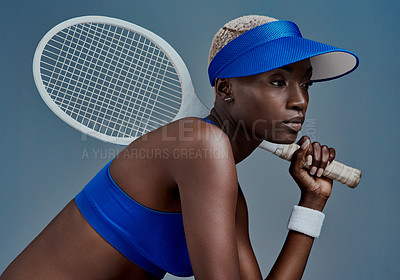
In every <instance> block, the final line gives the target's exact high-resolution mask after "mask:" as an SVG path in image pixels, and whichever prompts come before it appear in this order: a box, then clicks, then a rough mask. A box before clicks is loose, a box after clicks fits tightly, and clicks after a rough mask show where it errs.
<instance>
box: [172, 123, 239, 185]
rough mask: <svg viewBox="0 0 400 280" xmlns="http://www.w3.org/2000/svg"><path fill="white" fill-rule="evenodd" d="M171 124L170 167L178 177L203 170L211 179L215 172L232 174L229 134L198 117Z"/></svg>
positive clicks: (202, 173)
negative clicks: (171, 154) (171, 150)
mask: <svg viewBox="0 0 400 280" xmlns="http://www.w3.org/2000/svg"><path fill="white" fill-rule="evenodd" d="M171 125H172V126H171V128H170V130H171V131H170V132H171V133H170V135H175V137H176V139H175V142H174V150H173V159H174V160H173V162H171V164H172V166H171V167H174V168H173V169H174V170H175V172H174V173H175V175H176V176H177V179H178V180H179V179H182V178H181V177H182V176H183V177H185V176H187V175H188V174H191V175H192V176H204V175H205V174H207V176H208V177H211V179H212V178H213V173H215V172H218V173H220V174H221V173H224V172H225V171H226V172H228V173H234V175H236V168H235V161H234V157H233V153H232V148H231V144H230V141H229V138H228V137H227V135H226V134H225V133H224V132H223V131H222V130H221V129H220V128H218V127H216V126H215V125H212V124H209V123H206V122H205V121H203V120H201V119H198V118H185V119H182V120H179V121H177V122H175V123H173V124H171ZM175 130H178V131H175ZM174 131H175V132H174ZM221 175H222V174H221ZM230 175H233V174H230Z"/></svg>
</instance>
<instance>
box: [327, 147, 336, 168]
mask: <svg viewBox="0 0 400 280" xmlns="http://www.w3.org/2000/svg"><path fill="white" fill-rule="evenodd" d="M335 157H336V150H335V149H334V148H329V159H328V165H329V164H330V163H331V162H332V161H333V160H334V159H335Z"/></svg>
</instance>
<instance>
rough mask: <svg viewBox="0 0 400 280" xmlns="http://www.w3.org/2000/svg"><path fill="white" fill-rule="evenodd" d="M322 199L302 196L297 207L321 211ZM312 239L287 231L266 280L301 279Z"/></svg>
mask: <svg viewBox="0 0 400 280" xmlns="http://www.w3.org/2000/svg"><path fill="white" fill-rule="evenodd" d="M325 204H326V200H324V199H315V197H310V196H302V198H301V199H300V202H299V206H303V207H307V208H311V209H314V210H318V211H322V210H323V208H324V206H325ZM313 243H314V238H313V237H310V236H308V235H305V234H303V233H299V232H295V231H289V233H288V235H287V237H286V241H285V243H284V245H283V248H282V250H281V252H280V254H279V256H278V259H277V260H276V262H275V264H274V266H273V267H272V269H271V271H270V273H269V275H268V277H267V278H266V279H285V280H287V279H301V277H302V275H303V273H304V269H305V267H306V264H307V260H308V257H309V255H310V252H311V248H312V245H313Z"/></svg>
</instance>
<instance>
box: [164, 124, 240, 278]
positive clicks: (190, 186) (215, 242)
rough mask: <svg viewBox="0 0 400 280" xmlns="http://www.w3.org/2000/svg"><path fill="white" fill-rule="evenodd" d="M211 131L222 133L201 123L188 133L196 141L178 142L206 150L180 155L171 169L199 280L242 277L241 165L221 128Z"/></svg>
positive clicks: (189, 248) (188, 243) (192, 259)
mask: <svg viewBox="0 0 400 280" xmlns="http://www.w3.org/2000/svg"><path fill="white" fill-rule="evenodd" d="M200 125H203V126H204V124H200ZM208 129H210V128H208ZM210 130H213V131H214V132H216V134H214V133H213V132H212V131H211V133H208V134H206V133H203V132H201V129H200V131H199V129H198V128H197V127H195V128H194V129H193V131H195V132H194V133H195V135H193V136H191V135H188V137H191V139H192V141H186V142H185V141H182V142H179V143H177V144H178V145H179V147H180V149H197V150H198V151H200V152H202V151H203V152H204V153H205V154H204V157H201V156H195V157H185V158H181V159H176V161H175V162H173V163H172V165H171V166H170V168H171V169H172V174H173V176H174V180H175V182H176V184H177V185H178V188H179V195H180V201H181V207H182V213H183V223H184V228H185V235H186V242H187V245H188V250H189V256H190V261H191V264H192V268H193V272H194V275H195V278H196V280H213V279H217V280H224V279H226V280H239V279H240V272H239V257H238V247H237V238H236V231H235V213H236V204H237V195H238V182H237V174H236V167H235V162H234V158H233V154H232V150H231V146H230V142H229V139H228V138H227V137H226V135H225V134H224V133H223V132H222V131H221V130H219V129H217V128H211V129H210ZM203 136H204V137H203ZM213 151H218V153H214V152H213ZM206 154H207V155H214V156H205V155H206ZM217 154H218V156H217Z"/></svg>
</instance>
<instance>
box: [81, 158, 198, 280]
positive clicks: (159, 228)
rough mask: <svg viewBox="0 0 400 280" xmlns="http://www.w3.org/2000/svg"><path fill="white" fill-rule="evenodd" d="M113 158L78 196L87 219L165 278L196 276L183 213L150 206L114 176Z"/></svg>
mask: <svg viewBox="0 0 400 280" xmlns="http://www.w3.org/2000/svg"><path fill="white" fill-rule="evenodd" d="M110 163H111V161H110V162H109V163H108V164H107V165H106V166H105V167H104V168H103V169H102V170H100V172H99V173H97V175H96V176H95V177H94V178H93V179H92V180H91V181H90V182H89V183H88V184H87V185H86V186H85V188H84V189H83V190H82V191H81V192H80V193H79V194H78V195H77V196H76V197H75V202H76V205H77V206H78V208H79V210H80V212H81V213H82V215H83V216H84V217H85V219H86V220H87V222H88V223H89V224H90V225H91V226H92V227H93V229H94V230H95V231H97V233H99V234H100V235H101V236H102V237H103V238H104V239H105V240H106V241H107V242H108V243H110V244H111V245H112V246H113V247H114V248H115V249H117V250H118V251H119V252H120V253H121V254H123V255H124V256H125V257H126V258H128V259H129V260H131V261H132V262H134V263H135V264H137V265H139V266H140V267H142V268H143V269H145V270H147V271H148V272H150V273H152V274H155V275H157V276H158V277H160V278H163V277H164V275H165V274H166V272H168V273H171V274H173V275H176V276H181V277H189V276H192V275H193V272H192V266H191V264H190V259H189V253H188V249H187V246H186V239H185V232H184V229H183V220H182V214H181V213H168V212H160V211H155V210H152V209H150V208H147V207H145V206H143V205H141V204H139V203H138V202H136V201H135V200H133V199H132V198H131V197H129V196H128V195H127V194H126V193H125V192H124V191H122V190H121V188H119V187H118V186H117V184H116V183H115V182H114V180H113V179H112V178H111V175H110V171H109V167H110Z"/></svg>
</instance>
